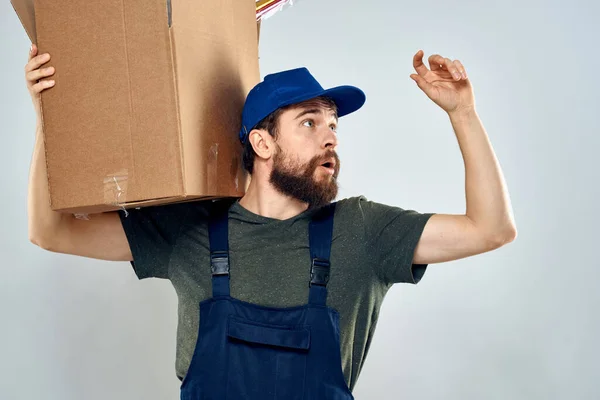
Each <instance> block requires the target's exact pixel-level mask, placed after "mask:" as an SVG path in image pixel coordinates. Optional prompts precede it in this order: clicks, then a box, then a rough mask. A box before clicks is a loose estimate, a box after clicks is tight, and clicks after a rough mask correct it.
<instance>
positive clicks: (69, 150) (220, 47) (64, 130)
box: [11, 0, 260, 214]
mask: <svg viewBox="0 0 600 400" xmlns="http://www.w3.org/2000/svg"><path fill="white" fill-rule="evenodd" d="M11 2H12V5H13V7H14V9H15V11H16V12H17V15H18V16H19V18H20V20H21V22H22V24H23V26H24V28H25V30H26V31H27V34H28V35H29V38H30V39H31V41H32V42H34V43H36V44H37V45H38V48H39V54H42V53H46V52H48V53H50V55H51V57H52V59H51V61H50V62H49V63H48V65H52V66H54V67H55V68H56V73H55V75H54V79H55V80H56V85H55V87H53V88H50V89H47V90H45V91H44V92H42V98H41V102H42V117H43V132H44V142H45V148H46V162H47V167H48V168H47V169H48V183H49V188H50V198H51V207H52V209H53V210H55V211H59V212H68V213H84V214H85V213H96V212H104V211H111V210H116V209H119V208H124V209H125V208H130V207H140V206H146V205H156V204H166V203H172V202H180V201H189V200H194V199H199V198H218V197H237V196H242V195H243V194H244V192H245V190H246V187H247V179H248V177H247V174H246V173H245V172H244V170H243V167H242V148H241V145H240V143H239V140H238V131H239V128H240V124H241V115H242V108H243V104H244V100H245V97H246V95H247V93H248V92H249V91H250V89H251V88H252V87H253V86H254V85H255V84H256V83H258V82H259V80H260V74H259V61H258V26H257V19H256V3H255V1H254V0H214V1H198V0H97V1H88V0H86V1H84V0H76V1H75V0H73V1H64V0H62V1H58V0H35V1H33V0H11Z"/></svg>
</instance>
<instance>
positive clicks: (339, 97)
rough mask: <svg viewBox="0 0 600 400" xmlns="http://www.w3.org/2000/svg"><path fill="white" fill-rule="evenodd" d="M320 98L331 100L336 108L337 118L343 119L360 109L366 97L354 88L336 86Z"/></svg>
mask: <svg viewBox="0 0 600 400" xmlns="http://www.w3.org/2000/svg"><path fill="white" fill-rule="evenodd" d="M322 96H327V97H329V98H330V99H332V100H333V101H334V102H335V104H336V105H337V108H338V117H343V116H344V115H348V114H350V113H353V112H355V111H357V110H358V109H360V108H361V107H362V106H363V104H365V101H366V99H367V97H366V96H365V93H364V92H363V91H362V90H360V89H359V88H357V87H355V86H337V87H334V88H331V89H327V90H325V91H324V92H323V94H322Z"/></svg>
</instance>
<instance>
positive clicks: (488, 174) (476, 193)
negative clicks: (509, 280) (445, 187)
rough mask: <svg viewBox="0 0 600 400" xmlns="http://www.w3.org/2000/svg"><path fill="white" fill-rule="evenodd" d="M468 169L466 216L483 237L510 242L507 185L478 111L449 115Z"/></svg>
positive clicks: (512, 226) (513, 230) (512, 229)
mask: <svg viewBox="0 0 600 400" xmlns="http://www.w3.org/2000/svg"><path fill="white" fill-rule="evenodd" d="M449 117H450V121H451V123H452V127H453V128H454V132H455V134H456V137H457V139H458V144H459V146H460V150H461V153H462V156H463V159H464V165H465V191H466V201H467V209H466V215H467V217H468V218H469V219H470V220H471V222H472V223H473V224H474V225H475V226H476V227H477V229H478V230H480V231H481V232H482V234H484V235H486V236H488V237H490V238H492V239H493V240H499V241H509V240H512V239H513V238H514V236H515V235H516V227H515V222H514V216H513V212H512V206H511V203H510V197H509V193H508V189H507V187H506V182H505V180H504V176H503V174H502V169H501V168H500V163H499V162H498V159H497V158H496V155H495V153H494V149H493V148H492V145H491V143H490V140H489V137H488V135H487V133H486V131H485V128H484V127H483V124H482V123H481V120H480V119H479V116H478V115H477V112H476V111H475V110H471V111H466V112H460V113H459V112H457V113H450V114H449Z"/></svg>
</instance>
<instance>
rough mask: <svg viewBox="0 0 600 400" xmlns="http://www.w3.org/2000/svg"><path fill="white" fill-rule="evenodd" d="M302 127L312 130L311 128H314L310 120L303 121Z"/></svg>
mask: <svg viewBox="0 0 600 400" xmlns="http://www.w3.org/2000/svg"><path fill="white" fill-rule="evenodd" d="M302 125H304V126H306V127H309V128H312V127H313V126H315V123H314V122H313V121H312V120H311V119H307V120H306V121H304V122H303V123H302Z"/></svg>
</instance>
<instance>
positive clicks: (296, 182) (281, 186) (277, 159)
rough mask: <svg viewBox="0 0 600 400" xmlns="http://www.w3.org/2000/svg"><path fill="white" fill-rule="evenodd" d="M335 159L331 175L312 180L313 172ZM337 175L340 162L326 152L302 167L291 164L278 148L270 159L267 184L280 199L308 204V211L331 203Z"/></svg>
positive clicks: (331, 153)
mask: <svg viewBox="0 0 600 400" xmlns="http://www.w3.org/2000/svg"><path fill="white" fill-rule="evenodd" d="M331 158H333V159H335V167H334V170H335V172H334V174H333V175H329V174H325V173H320V172H319V175H323V176H322V177H320V178H319V179H318V180H317V179H316V178H315V172H316V170H317V169H318V168H319V167H320V166H321V165H322V164H323V163H325V162H327V160H329V159H331ZM339 171H340V160H339V158H338V155H337V154H336V152H335V151H333V150H330V151H328V152H326V153H325V154H323V155H320V156H315V157H313V158H312V159H311V160H310V161H309V162H307V163H306V164H304V165H302V164H300V163H298V162H297V161H296V162H294V161H293V160H292V159H291V158H290V157H288V156H287V155H286V154H285V153H284V152H283V151H282V150H281V148H280V147H279V146H278V147H277V153H276V154H275V156H274V158H273V171H272V172H271V177H270V179H269V182H270V183H271V184H272V185H273V186H274V187H275V189H277V190H278V191H279V192H281V193H283V194H284V195H287V196H290V197H292V198H294V199H297V200H300V201H302V202H304V203H308V206H309V208H318V207H321V206H324V205H327V204H329V203H330V202H331V201H333V200H334V199H335V198H336V196H337V193H338V184H337V177H338V174H339Z"/></svg>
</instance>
